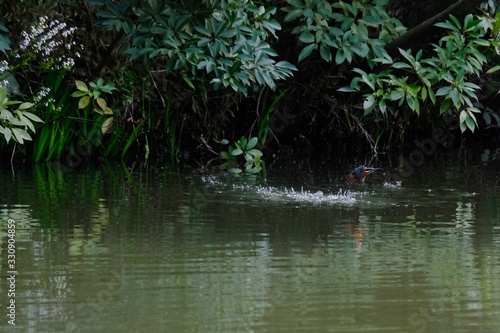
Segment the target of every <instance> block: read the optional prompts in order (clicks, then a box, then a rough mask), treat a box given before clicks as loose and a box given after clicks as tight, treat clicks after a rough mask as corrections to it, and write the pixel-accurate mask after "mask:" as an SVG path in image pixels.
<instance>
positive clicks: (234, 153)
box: [231, 148, 243, 156]
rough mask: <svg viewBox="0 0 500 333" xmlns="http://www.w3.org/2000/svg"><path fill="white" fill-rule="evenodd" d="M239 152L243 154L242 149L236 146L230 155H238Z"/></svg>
mask: <svg viewBox="0 0 500 333" xmlns="http://www.w3.org/2000/svg"><path fill="white" fill-rule="evenodd" d="M241 154H243V150H241V149H240V148H236V149H235V150H233V151H232V152H231V155H233V156H238V155H241Z"/></svg>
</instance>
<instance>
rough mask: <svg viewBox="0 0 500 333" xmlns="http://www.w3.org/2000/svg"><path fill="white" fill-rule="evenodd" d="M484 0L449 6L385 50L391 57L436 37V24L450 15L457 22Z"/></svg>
mask: <svg viewBox="0 0 500 333" xmlns="http://www.w3.org/2000/svg"><path fill="white" fill-rule="evenodd" d="M483 1H484V0H459V1H456V2H455V3H453V4H451V5H450V6H448V7H447V8H445V9H444V10H443V11H440V12H437V13H435V15H433V16H432V17H430V18H429V19H427V20H425V21H424V22H422V23H420V24H419V25H417V26H416V27H414V28H412V29H410V30H408V31H407V32H406V33H405V34H404V35H401V36H400V37H398V38H397V39H395V40H393V41H392V42H391V43H389V44H388V45H387V46H386V47H385V49H386V51H387V52H388V53H389V54H390V55H391V56H395V55H397V54H399V53H398V48H401V49H404V50H406V49H409V48H412V47H414V46H415V45H419V44H421V43H423V42H425V41H426V40H428V39H429V38H433V37H434V36H436V35H438V34H439V32H440V30H441V29H440V28H437V27H435V26H434V24H436V23H437V22H440V21H444V20H446V19H447V18H448V17H449V15H450V14H452V15H454V16H456V17H457V18H458V19H459V20H461V19H463V17H465V16H466V15H467V14H469V13H473V12H474V10H475V9H476V8H477V7H479V5H481V3H483Z"/></svg>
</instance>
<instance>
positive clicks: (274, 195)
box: [202, 176, 359, 204]
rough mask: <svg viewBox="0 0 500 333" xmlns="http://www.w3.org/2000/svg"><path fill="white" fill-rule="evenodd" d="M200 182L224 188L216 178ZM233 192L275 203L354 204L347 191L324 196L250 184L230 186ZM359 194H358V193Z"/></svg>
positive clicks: (302, 189)
mask: <svg viewBox="0 0 500 333" xmlns="http://www.w3.org/2000/svg"><path fill="white" fill-rule="evenodd" d="M202 182H204V183H206V184H208V185H211V186H224V185H227V183H226V182H224V181H222V180H220V179H219V178H218V177H216V176H203V177H202ZM231 186H232V189H233V190H235V191H249V192H251V193H253V194H254V195H255V194H257V195H258V196H261V197H263V198H265V199H268V200H273V201H276V202H288V201H294V202H303V203H313V204H338V203H341V204H353V203H355V202H356V198H355V194H356V193H353V192H351V191H349V190H347V191H344V190H342V189H339V190H338V192H337V193H336V194H325V193H324V192H323V191H308V190H304V188H303V187H302V188H301V189H300V191H296V190H295V189H293V188H286V187H285V188H277V187H273V186H260V185H252V184H247V183H243V184H234V183H233V184H232V185H231ZM358 194H359V193H358Z"/></svg>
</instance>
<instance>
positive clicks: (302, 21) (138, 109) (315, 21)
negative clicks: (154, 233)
mask: <svg viewBox="0 0 500 333" xmlns="http://www.w3.org/2000/svg"><path fill="white" fill-rule="evenodd" d="M394 3H397V1H392V2H391V4H388V1H387V0H352V1H325V0H286V2H278V1H270V2H257V1H250V0H193V1H166V2H164V1H157V0H121V1H111V0H87V1H76V0H61V1H45V2H38V1H30V0H27V1H5V0H4V1H0V11H1V12H2V16H1V19H0V20H1V21H0V57H1V59H0V61H1V62H0V85H1V86H2V88H0V107H1V110H0V112H1V118H0V134H1V136H2V137H3V138H4V139H2V140H1V143H0V150H1V152H2V154H3V155H4V156H10V155H12V154H11V153H14V152H15V153H17V154H23V155H25V156H32V158H33V159H34V160H37V161H38V160H52V159H67V160H71V156H74V155H80V156H84V157H88V156H110V157H126V156H129V157H131V158H133V159H140V160H143V159H148V158H149V157H150V156H151V155H153V156H154V157H155V158H156V157H165V156H167V157H169V158H170V159H172V160H178V159H179V158H181V157H183V158H190V157H192V155H193V154H213V153H215V154H218V153H217V150H219V149H218V148H217V147H216V145H218V144H220V143H226V141H223V139H230V140H234V138H237V137H241V136H242V135H243V136H246V137H248V138H251V137H255V138H256V139H252V140H247V139H240V140H238V141H234V142H235V143H238V144H239V145H241V144H242V142H243V143H245V144H249V143H250V142H251V143H252V149H254V147H258V148H259V149H260V150H262V149H263V148H266V147H269V146H270V145H275V146H284V145H287V143H286V141H291V140H290V139H297V138H298V137H300V138H302V139H305V140H306V141H307V142H308V143H309V144H313V145H315V142H317V141H318V140H323V141H329V140H330V139H332V140H333V139H339V138H344V139H345V138H346V137H347V136H348V135H349V134H350V133H355V134H356V133H357V134H356V135H361V136H362V137H363V138H365V139H366V142H367V143H368V144H369V145H371V148H372V149H380V146H382V143H381V142H382V141H383V142H384V143H383V145H384V146H385V147H387V146H389V145H390V144H393V143H398V142H403V141H404V140H405V139H407V138H408V134H407V133H408V132H409V131H407V129H408V128H415V127H416V126H417V124H418V126H417V127H418V128H419V129H420V130H422V131H425V130H426V129H429V128H432V127H433V126H436V124H439V123H440V122H442V120H441V117H442V116H444V115H446V116H448V117H450V116H451V117H456V118H457V123H458V124H459V128H460V130H461V131H456V130H455V128H454V127H449V128H448V131H449V134H450V135H455V136H456V135H460V132H465V131H471V132H474V131H475V130H476V129H478V128H479V129H481V130H482V131H485V130H488V129H492V128H498V127H499V126H500V114H499V113H500V110H498V109H497V108H496V107H494V105H495V98H496V96H497V93H498V91H499V87H500V84H499V81H498V76H497V70H498V69H499V67H498V66H495V65H496V64H497V63H498V60H499V54H500V52H499V39H498V37H499V31H500V20H499V17H500V16H499V14H498V13H497V12H496V3H495V2H494V1H491V0H490V1H486V2H484V3H483V4H482V5H481V7H480V8H479V7H478V8H476V9H474V12H471V13H466V15H460V13H453V12H450V13H446V14H447V15H446V17H445V18H444V19H442V20H440V21H439V22H438V23H436V24H435V25H434V28H433V30H432V32H433V33H432V34H429V35H428V36H427V40H426V41H425V42H423V43H420V44H417V45H414V46H412V48H411V49H403V48H400V49H398V50H397V52H396V53H394V52H391V51H390V46H391V45H394V44H397V42H398V40H399V39H400V38H404V37H405V35H407V34H409V33H412V32H414V31H415V30H412V29H409V28H407V27H406V26H405V21H409V19H410V18H409V17H405V16H404V15H399V14H398V13H399V12H398V11H397V10H394ZM457 3H460V1H457V2H456V3H455V4H454V5H456V4H457ZM388 5H390V6H388ZM451 7H452V6H450V8H451ZM439 10H440V12H443V10H442V9H439ZM440 12H432V10H431V11H429V13H428V16H431V17H432V16H435V15H437V14H439V13H440ZM42 13H43V14H42ZM448 14H451V15H448ZM454 14H455V15H454ZM426 22H428V20H427V21H425V22H423V24H425V23H426ZM361 96H363V98H362V99H361V100H360V98H359V97H361ZM424 114H425V117H423V115H424ZM304 124H307V126H304ZM255 125H257V126H255ZM412 135H415V133H413V134H412ZM326 138H328V139H327V140H325V139H326ZM280 139H282V140H281V141H280ZM410 139H411V137H410ZM30 140H33V141H32V143H30V144H26V143H27V141H30ZM242 140H243V141H242ZM255 140H257V141H255ZM314 140H316V141H314ZM238 144H237V145H236V146H235V147H236V148H234V147H233V148H231V149H230V150H232V152H235V151H236V152H238V151H239V150H242V151H244V149H241V148H238ZM16 146H17V147H18V149H17V150H16V149H15V147H16ZM212 146H214V147H216V148H215V149H213V148H212ZM221 148H222V149H224V147H223V146H222V147H221ZM238 149H239V150H238ZM249 150H250V148H249ZM260 150H259V154H258V156H257V155H252V154H249V155H248V156H247V154H242V156H245V158H246V161H247V162H248V165H247V164H246V166H245V168H246V167H247V166H248V168H253V167H259V165H258V164H259V163H260ZM255 151H256V150H255ZM227 154H229V155H227ZM237 156H238V154H236V155H235V154H232V153H231V152H228V153H226V155H224V154H222V157H223V158H225V159H226V160H227V161H230V160H231V161H232V159H233V157H237ZM256 157H257V158H258V161H257V164H255V163H254V162H255V160H254V159H255V158H256ZM233 162H234V161H232V162H231V163H233ZM252 170H253V171H255V170H257V169H252Z"/></svg>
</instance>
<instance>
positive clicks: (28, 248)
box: [0, 152, 500, 332]
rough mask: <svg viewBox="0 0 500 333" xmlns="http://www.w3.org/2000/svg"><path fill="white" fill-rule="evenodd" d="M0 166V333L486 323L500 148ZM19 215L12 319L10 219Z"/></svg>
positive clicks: (492, 328) (497, 251)
mask: <svg viewBox="0 0 500 333" xmlns="http://www.w3.org/2000/svg"><path fill="white" fill-rule="evenodd" d="M484 156H485V153H484V152H483V156H482V158H481V155H479V156H478V157H477V158H469V157H467V156H465V154H463V153H462V154H460V153H458V154H454V155H453V156H446V157H443V158H436V159H435V160H429V161H426V163H424V164H423V165H421V166H419V167H418V168H417V169H416V170H415V172H414V173H413V174H412V175H411V176H409V177H397V176H398V172H397V164H391V163H389V162H388V161H384V160H381V161H380V162H377V163H379V164H380V165H382V166H383V167H384V168H385V169H386V173H385V174H379V175H373V176H370V178H369V179H368V180H367V181H366V183H364V184H347V183H346V182H345V181H344V177H345V174H346V173H347V172H348V171H349V168H350V167H351V166H346V165H338V164H335V163H313V162H304V161H302V162H293V161H286V162H282V163H275V164H273V166H272V167H270V168H268V169H267V173H266V177H265V178H264V179H258V180H244V179H243V180H242V179H240V180H238V179H233V178H231V177H228V176H227V175H224V174H221V173H218V172H214V173H208V174H207V173H205V174H200V173H198V172H196V171H183V172H179V171H174V170H169V169H163V170H162V169H153V170H147V171H140V172H139V171H134V172H130V170H127V169H126V168H121V167H119V166H118V167H116V166H113V167H107V168H106V167H103V168H100V169H98V170H94V169H89V170H84V171H82V170H80V171H73V172H70V173H68V172H62V171H60V170H59V171H58V170H54V169H53V168H51V167H48V166H45V167H36V168H33V170H32V169H29V170H17V171H16V172H14V173H12V172H10V170H8V171H5V172H3V173H2V175H1V176H0V186H1V188H2V191H3V195H2V196H1V199H0V218H1V223H2V224H1V235H2V250H1V251H2V252H1V265H2V279H1V281H0V288H1V290H2V293H1V297H0V306H1V308H2V309H3V310H2V311H3V314H2V318H3V319H2V321H1V323H0V327H1V331H5V332H16V331H19V332H500V329H499V327H500V279H499V276H500V222H499V221H500V195H499V193H500V160H499V159H498V157H497V156H496V155H494V152H491V153H490V154H486V157H484ZM9 218H10V219H13V220H14V221H15V223H16V270H17V272H18V275H17V277H16V294H15V301H16V326H11V325H9V324H8V322H7V320H8V317H7V315H6V314H7V310H6V307H7V305H8V302H9V301H10V299H11V298H9V297H8V296H7V291H8V289H9V284H8V282H7V273H6V272H7V271H8V267H7V250H8V248H7V245H8V238H7V235H8V234H7V221H8V219H9Z"/></svg>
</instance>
